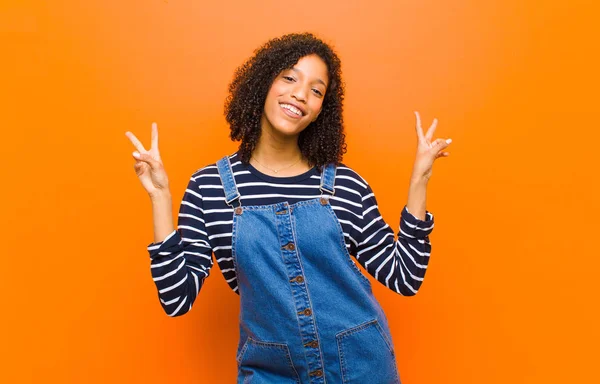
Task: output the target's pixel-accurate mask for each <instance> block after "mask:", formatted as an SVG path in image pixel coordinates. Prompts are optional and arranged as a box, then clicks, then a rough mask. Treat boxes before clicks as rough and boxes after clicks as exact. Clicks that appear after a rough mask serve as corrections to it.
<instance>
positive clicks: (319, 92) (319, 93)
mask: <svg viewBox="0 0 600 384" xmlns="http://www.w3.org/2000/svg"><path fill="white" fill-rule="evenodd" d="M313 92H314V93H316V94H317V95H319V96H323V94H322V93H321V91H319V90H318V89H314V88H313Z"/></svg>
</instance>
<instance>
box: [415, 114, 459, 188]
mask: <svg viewBox="0 0 600 384" xmlns="http://www.w3.org/2000/svg"><path fill="white" fill-rule="evenodd" d="M415 116H416V117H417V125H416V128H417V156H416V158H415V164H414V166H413V173H412V176H411V180H412V181H415V182H418V181H425V182H427V181H429V178H430V177H431V168H432V167H433V162H434V161H435V160H436V159H437V158H439V157H447V156H448V155H449V154H450V153H449V152H445V151H444V149H446V148H447V147H448V146H449V145H450V143H451V142H452V140H451V139H446V140H445V139H435V140H433V141H432V138H433V134H434V132H435V128H436V127H437V122H438V121H437V119H433V123H432V124H431V126H430V127H429V129H428V130H427V133H425V134H423V128H421V116H420V115H419V112H416V111H415Z"/></svg>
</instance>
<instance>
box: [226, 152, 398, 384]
mask: <svg viewBox="0 0 600 384" xmlns="http://www.w3.org/2000/svg"><path fill="white" fill-rule="evenodd" d="M217 167H218V169H219V174H220V176H221V180H222V183H223V186H224V189H225V196H226V197H227V198H226V199H227V203H228V204H229V205H231V206H234V207H236V209H235V210H234V214H233V233H232V236H233V237H232V256H233V262H234V267H235V271H236V274H237V280H238V285H239V294H240V300H241V312H240V340H239V344H238V349H237V362H238V368H239V370H238V383H239V384H246V383H252V384H285V383H331V384H333V383H344V384H350V383H352V384H355V383H356V384H365V383H368V384H391V383H396V384H398V383H400V379H399V376H398V372H397V368H396V360H395V356H394V345H393V343H392V338H391V334H390V331H389V327H388V324H387V319H386V317H385V315H384V313H383V311H382V309H381V306H380V305H379V303H378V302H377V300H376V298H375V297H374V296H373V293H372V290H371V284H370V282H369V280H368V279H367V278H366V277H365V276H364V275H363V274H362V272H361V271H360V270H359V269H358V267H357V266H356V265H355V264H354V262H353V261H352V259H351V258H350V255H349V254H348V251H347V248H346V245H345V242H344V235H343V232H342V227H341V225H340V223H339V221H338V220H337V217H336V215H335V213H334V211H333V209H332V208H331V205H330V204H329V196H330V195H333V194H334V193H335V189H334V185H333V183H334V180H335V166H333V165H328V166H326V167H325V168H324V170H323V174H322V178H321V191H322V196H321V197H320V198H317V199H312V200H306V201H301V202H298V203H296V204H292V205H290V204H288V203H287V202H281V203H278V204H272V205H260V206H256V205H255V206H245V205H243V204H241V202H240V195H239V193H238V192H237V188H236V185H235V179H234V177H233V174H232V172H231V164H230V163H229V158H228V157H224V158H223V159H221V160H219V162H218V163H217Z"/></svg>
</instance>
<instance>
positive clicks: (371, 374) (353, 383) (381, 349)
mask: <svg viewBox="0 0 600 384" xmlns="http://www.w3.org/2000/svg"><path fill="white" fill-rule="evenodd" d="M336 339H337V345H338V352H339V358H340V367H341V371H342V382H343V383H344V384H359V383H361V384H363V383H369V384H391V383H395V384H398V383H400V379H399V377H398V371H397V368H396V358H395V356H394V347H393V345H392V343H391V340H389V338H388V336H387V335H386V333H385V332H384V330H383V329H382V328H381V325H380V324H379V322H378V321H377V320H376V319H375V320H370V321H367V322H365V323H362V324H360V325H358V326H356V327H352V328H349V329H346V330H344V331H342V332H340V333H338V334H337V335H336Z"/></svg>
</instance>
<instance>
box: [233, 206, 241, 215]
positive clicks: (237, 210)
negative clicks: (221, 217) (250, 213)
mask: <svg viewBox="0 0 600 384" xmlns="http://www.w3.org/2000/svg"><path fill="white" fill-rule="evenodd" d="M235 214H236V215H241V214H242V207H237V208H236V209H235Z"/></svg>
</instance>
